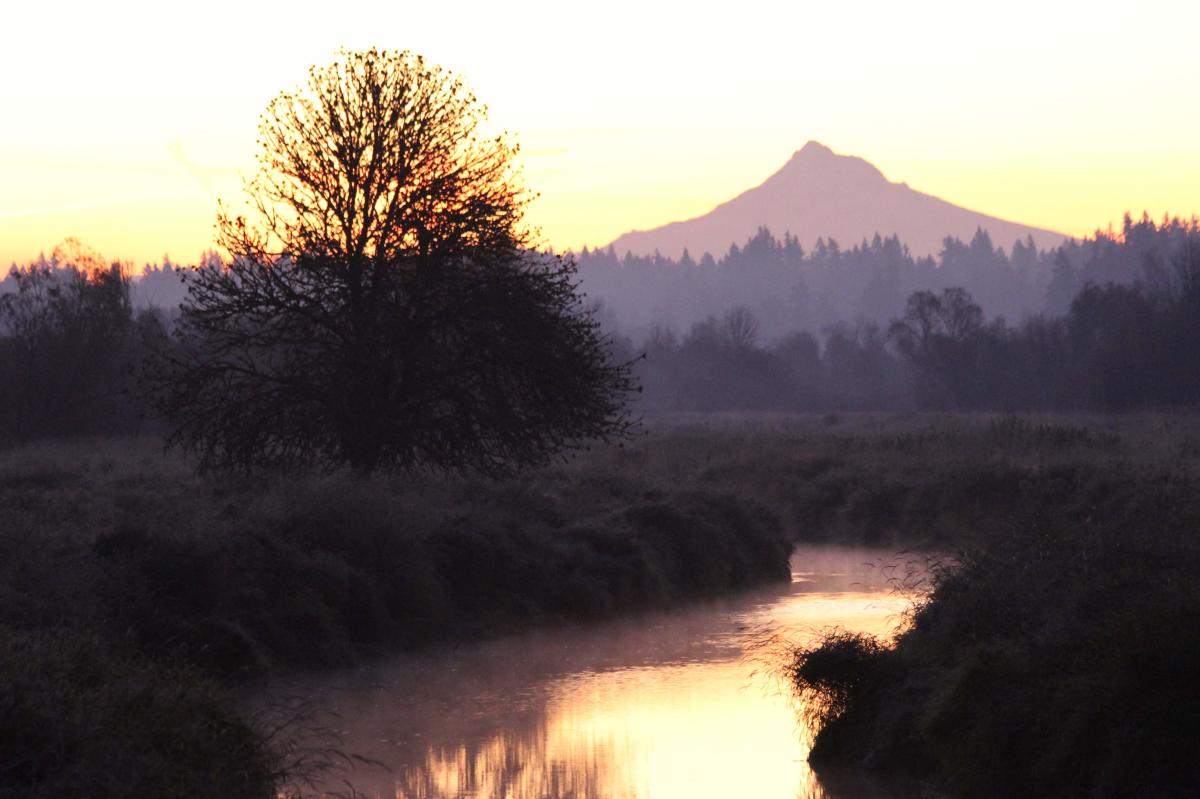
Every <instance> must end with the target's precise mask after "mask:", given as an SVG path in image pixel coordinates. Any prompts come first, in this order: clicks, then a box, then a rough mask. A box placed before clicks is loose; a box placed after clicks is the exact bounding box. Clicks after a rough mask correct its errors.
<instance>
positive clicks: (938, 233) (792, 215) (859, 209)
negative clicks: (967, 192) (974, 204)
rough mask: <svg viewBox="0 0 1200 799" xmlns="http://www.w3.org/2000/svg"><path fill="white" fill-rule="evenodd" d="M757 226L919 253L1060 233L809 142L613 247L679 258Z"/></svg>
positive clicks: (1048, 238) (1054, 241)
mask: <svg viewBox="0 0 1200 799" xmlns="http://www.w3.org/2000/svg"><path fill="white" fill-rule="evenodd" d="M763 226H765V227H768V228H770V229H771V230H772V231H773V232H774V233H775V234H776V235H782V234H783V233H785V232H790V233H792V234H793V235H795V236H796V237H797V238H799V239H800V241H801V243H802V244H803V245H804V246H805V247H811V246H812V244H813V242H815V241H816V240H817V239H818V238H824V239H826V240H828V239H830V238H833V239H835V240H837V241H839V242H841V243H843V244H846V245H850V244H853V243H855V242H858V241H860V240H862V239H864V238H870V237H871V236H873V235H875V234H876V233H879V234H881V235H884V236H887V235H892V234H897V235H899V237H900V239H901V240H902V241H903V242H904V243H905V244H907V245H908V247H909V248H910V250H911V251H912V252H913V254H915V255H918V256H922V255H930V254H933V253H936V252H938V250H939V249H940V248H941V245H942V241H943V239H944V238H945V237H946V236H957V237H958V238H960V239H963V240H964V241H968V240H970V238H971V237H972V236H973V235H974V234H975V231H976V230H977V229H979V228H983V229H985V230H987V231H988V232H989V233H990V234H991V237H992V240H993V241H995V242H997V243H999V244H1002V245H1005V246H1007V245H1009V244H1011V243H1012V242H1013V241H1014V240H1016V239H1022V240H1024V239H1025V238H1026V237H1027V236H1030V235H1032V236H1033V238H1034V241H1035V242H1036V243H1037V246H1038V247H1039V248H1042V249H1048V248H1050V247H1055V246H1058V244H1061V243H1062V241H1063V238H1064V237H1063V236H1062V235H1061V234H1058V233H1054V232H1052V231H1049V230H1040V229H1037V228H1032V227H1029V226H1026V225H1020V224H1017V223H1013V222H1008V221H1005V220H1002V219H997V218H995V217H991V216H987V215H985V214H979V213H975V212H973V211H969V210H967V209H966V208H961V207H959V206H956V205H952V204H951V203H948V202H945V201H944V200H939V199H937V198H936V197H932V196H930V195H928V194H922V193H921V192H919V191H914V190H913V189H911V188H909V187H908V186H907V185H906V184H903V183H892V182H891V181H889V180H888V179H887V177H885V176H884V174H883V173H882V172H881V171H880V170H879V169H878V168H877V167H876V166H875V165H874V164H872V163H871V162H869V161H866V160H864V159H862V158H859V157H858V156H853V155H840V154H838V153H836V152H834V151H833V150H832V149H830V148H829V147H827V146H825V145H824V144H821V143H820V142H818V141H810V142H808V143H807V144H805V145H804V146H803V147H801V148H800V149H799V150H797V151H796V152H795V153H793V154H792V157H791V159H789V160H788V162H787V163H786V164H784V165H783V167H782V168H781V169H780V170H779V171H778V172H776V173H775V174H774V175H771V176H770V177H769V178H767V179H766V181H764V182H763V183H762V184H761V185H759V186H757V187H755V188H753V189H750V190H748V191H745V192H743V193H742V194H740V195H738V196H737V197H734V198H733V199H731V200H729V201H727V202H724V203H721V204H720V205H719V206H717V207H716V208H714V209H713V210H712V211H710V212H709V213H707V214H704V215H703V216H699V217H696V218H694V219H689V220H684V221H680V222H672V223H670V224H667V225H664V226H663V227H660V228H656V229H654V230H644V231H634V232H631V233H626V234H625V235H623V236H621V237H619V238H618V239H617V240H616V241H615V242H613V246H615V247H616V249H617V251H618V252H625V251H626V250H629V251H632V252H634V253H636V254H639V255H645V254H649V253H652V252H654V251H656V250H657V251H660V252H662V253H663V254H664V255H667V256H668V257H672V258H677V257H679V254H680V253H681V252H682V251H683V249H684V247H687V248H688V249H689V251H690V252H691V253H692V254H693V255H695V254H697V253H704V252H709V253H712V254H713V255H720V254H722V253H724V252H726V251H727V250H728V249H729V246H730V244H733V243H738V242H743V241H745V240H746V239H748V238H750V237H751V236H753V235H754V232H755V231H756V230H758V228H759V227H763Z"/></svg>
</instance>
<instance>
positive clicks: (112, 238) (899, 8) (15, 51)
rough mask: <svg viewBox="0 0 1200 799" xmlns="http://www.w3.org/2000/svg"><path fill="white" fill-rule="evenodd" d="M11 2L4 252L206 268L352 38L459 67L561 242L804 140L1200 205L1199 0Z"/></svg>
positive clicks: (1121, 208) (980, 191)
mask: <svg viewBox="0 0 1200 799" xmlns="http://www.w3.org/2000/svg"><path fill="white" fill-rule="evenodd" d="M4 19H5V24H4V26H3V27H2V28H0V75H3V78H0V264H8V263H12V262H27V261H29V260H31V259H32V258H34V257H36V255H37V254H38V253H39V252H41V251H45V252H49V251H50V250H52V249H53V248H54V247H55V246H56V245H57V244H59V243H60V242H62V241H63V240H64V239H66V238H68V237H72V238H77V239H79V240H81V241H82V242H83V243H84V244H86V245H87V246H89V247H90V248H92V249H94V250H96V251H99V252H100V253H103V254H104V255H106V256H108V257H110V258H114V259H122V260H128V261H131V262H133V263H135V264H142V263H146V262H157V261H160V260H161V259H162V258H163V257H164V255H166V256H169V257H170V258H171V259H172V260H174V261H176V262H184V263H188V262H194V261H195V260H196V259H197V258H198V257H199V255H200V254H201V253H202V252H204V251H205V250H207V249H209V248H211V247H212V238H213V223H214V220H215V217H216V209H217V203H218V200H224V201H226V202H237V201H239V199H240V198H241V196H242V180H243V178H245V177H248V176H249V175H250V174H252V172H253V169H254V163H255V162H254V157H255V147H256V144H255V142H256V132H257V124H258V117H259V115H260V114H261V112H262V111H263V109H264V108H265V107H266V105H267V103H268V102H269V101H270V100H271V98H272V97H274V96H275V95H277V94H278V93H279V92H281V91H283V90H285V89H290V88H293V87H295V86H297V85H298V84H300V83H302V82H303V80H304V78H305V76H306V73H307V69H308V67H309V66H311V65H313V64H323V63H327V62H329V61H331V60H332V59H333V58H334V56H335V54H336V52H337V50H338V49H339V48H343V47H345V48H360V47H368V46H377V47H381V48H394V49H408V50H412V51H415V52H418V53H421V54H423V55H425V56H426V57H427V58H428V59H430V60H431V61H433V62H435V63H438V64H441V65H442V66H444V67H446V68H448V69H450V70H452V71H454V72H456V73H457V74H459V75H460V76H462V77H463V78H464V79H465V80H466V81H467V82H468V84H469V85H470V86H471V88H472V89H473V90H474V92H475V94H476V95H477V96H478V97H479V99H480V100H481V101H483V102H484V103H486V104H487V105H488V107H489V111H490V117H489V124H490V125H491V126H493V127H494V128H496V129H497V130H505V131H508V132H510V133H511V134H513V135H514V136H515V138H516V140H517V141H518V142H520V144H521V148H522V155H521V160H522V166H523V171H524V176H525V182H526V185H527V187H528V188H529V189H530V190H531V191H534V192H536V193H537V194H538V199H537V200H536V201H535V202H534V203H533V204H532V206H531V207H530V209H529V217H528V221H529V223H530V224H531V225H533V226H534V227H536V228H537V229H539V230H540V231H541V237H542V241H543V242H544V243H545V244H547V245H549V246H553V247H555V248H556V249H559V250H563V249H572V248H574V249H577V248H579V247H580V246H582V245H584V244H588V245H592V246H596V245H603V244H606V243H608V242H609V241H611V240H612V239H614V238H616V237H617V236H618V235H620V234H621V233H623V232H625V231H628V230H631V229H646V228H652V227H656V226H658V225H661V224H664V223H666V222H669V221H673V220H676V219H684V218H689V217H692V216H696V215H699V214H702V213H705V212H706V211H708V210H710V209H711V208H712V207H713V206H714V205H716V204H717V203H720V202H722V201H724V200H727V199H729V198H731V197H733V196H734V195H736V194H738V193H739V192H741V191H743V190H745V189H747V188H750V187H752V186H754V185H757V184H758V183H760V182H762V181H763V180H764V179H766V178H767V177H768V176H769V175H770V174H772V173H773V172H774V171H775V170H777V169H778V168H779V167H781V166H782V165H783V164H784V163H785V162H786V161H787V159H788V158H789V157H790V156H791V154H792V152H793V151H795V150H797V149H799V148H800V147H801V146H802V145H803V144H804V143H805V142H807V141H809V140H818V141H821V142H823V143H824V144H826V145H828V146H830V147H831V148H833V149H834V150H835V151H836V152H838V153H842V154H849V155H858V156H861V157H863V158H865V159H867V160H868V161H871V162H872V163H874V164H875V165H876V166H878V167H879V168H880V169H881V170H882V171H883V172H884V174H885V175H887V176H888V177H889V178H890V179H891V180H894V181H904V182H907V183H908V184H909V185H910V186H912V187H913V188H916V189H919V190H921V191H925V192H927V193H930V194H934V195H937V196H939V197H941V198H943V199H946V200H948V201H950V202H954V203H956V204H959V205H963V206H966V207H968V208H971V209H973V210H977V211H982V212H985V213H988V214H993V215H995V216H999V217H1002V218H1006V219H1011V220H1013V221H1017V222H1022V223H1026V224H1031V225H1036V226H1039V227H1045V228H1050V229H1053V230H1058V231H1061V232H1064V233H1067V234H1071V235H1077V236H1082V235H1086V234H1088V233H1090V232H1091V231H1093V230H1095V229H1096V228H1098V227H1104V226H1106V225H1108V224H1109V223H1114V224H1119V221H1120V218H1121V216H1122V214H1123V213H1124V212H1125V211H1126V210H1130V211H1133V212H1134V213H1135V214H1140V213H1141V212H1142V211H1143V210H1145V211H1148V212H1149V213H1150V214H1151V216H1153V217H1155V218H1158V217H1161V216H1162V215H1163V214H1164V213H1165V212H1170V213H1172V214H1178V215H1182V216H1191V215H1193V214H1196V213H1200V103H1197V102H1196V101H1195V82H1196V80H1197V76H1200V48H1198V47H1196V46H1195V41H1194V40H1195V31H1196V30H1197V29H1200V3H1197V2H1195V0H1165V2H1160V3H1157V4H1155V5H1154V6H1153V7H1152V11H1149V12H1147V11H1141V10H1138V8H1137V7H1136V6H1134V5H1133V4H1129V3H1126V4H1121V5H1118V4H1115V3H1104V2H1095V0H1093V1H1092V2H1056V0H1036V2H1029V1H1028V0H1013V1H1012V2H1005V3H999V2H986V3H985V2H962V0H956V2H940V1H937V2H935V1H933V0H911V1H910V2H905V3H896V2H894V0H893V1H891V2H861V1H860V2H855V1H854V0H843V1H842V2H837V3H833V2H828V0H826V1H825V2H820V3H810V2H788V3H775V2H765V0H740V1H739V2H737V3H728V2H726V3H711V4H710V3H697V2H695V0H690V1H689V2H659V1H658V0H610V2H605V3H595V2H593V3H590V4H584V3H571V2H562V0H557V1H556V2H540V1H539V2H532V1H531V0H510V2H505V3H497V2H494V0H490V1H489V2H462V3H453V2H439V3H423V4H414V3H411V2H407V0H382V1H381V2H376V0H338V1H337V2H333V0H324V2H315V1H314V0H288V1H287V2H256V1H255V0H210V1H209V2H205V3H192V4H186V5H185V4H182V3H176V2H168V1H167V0H155V1H154V2H141V1H140V0H108V2H104V3H96V2H91V1H90V0H89V1H88V2H82V1H80V0H72V2H62V1H61V0H60V1H59V2H55V0H41V2H37V3H34V2H15V0H9V2H7V3H6V7H5V10H4Z"/></svg>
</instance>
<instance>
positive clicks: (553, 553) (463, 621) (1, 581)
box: [0, 440, 790, 796]
mask: <svg viewBox="0 0 1200 799" xmlns="http://www.w3.org/2000/svg"><path fill="white" fill-rule="evenodd" d="M0 517H2V518H0V641H2V642H3V644H2V646H0V676H2V677H3V680H2V681H0V682H2V683H3V685H2V687H0V703H2V704H0V708H3V726H4V729H3V731H0V796H26V795H30V794H33V795H47V796H51V795H54V796H60V795H68V794H73V793H76V786H81V785H87V790H86V791H85V792H87V793H88V794H89V795H92V796H150V795H155V796H159V795H161V796H170V795H174V796H185V795H186V796H208V795H221V796H256V795H257V796H267V795H272V792H273V791H274V790H275V788H276V787H277V785H276V782H277V781H279V780H280V779H282V777H283V776H284V775H286V774H287V773H288V770H287V763H286V762H285V761H286V758H284V757H283V755H282V754H281V753H280V752H278V751H276V750H275V749H273V748H272V746H271V745H270V742H267V741H265V740H264V739H263V736H262V735H261V730H260V729H258V728H256V727H255V726H254V725H253V724H251V723H248V722H246V721H243V720H241V719H240V718H239V717H237V716H236V715H234V714H233V713H232V712H230V711H229V710H228V709H226V707H227V706H226V705H225V704H224V703H223V700H222V699H221V691H220V690H219V689H218V688H216V687H214V685H213V683H212V682H211V681H214V680H215V681H217V682H218V683H223V684H225V685H227V686H228V685H230V684H231V683H236V682H239V681H244V680H246V679H250V678H254V677H259V676H263V675H266V674H270V673H278V672H279V671H280V670H285V669H297V668H316V667H333V666H345V665H350V664H353V663H356V662H360V661H361V660H362V659H363V658H365V657H370V656H372V655H379V654H382V653H385V652H391V651H399V650H407V649H411V648H413V647H418V646H422V645H429V644H433V643H436V642H446V641H453V640H457V639H470V638H477V637H480V636H489V635H496V634H500V633H503V632H506V631H512V630H516V629H521V628H526V627H528V626H529V625H532V624H538V623H551V624H553V623H567V622H576V621H585V620H589V619H599V618H606V617H611V616H613V615H615V614H619V613H623V612H631V611H636V610H640V609H648V608H659V607H665V606H669V605H671V604H674V603H678V602H681V601H685V600H690V599H697V598H702V597H708V596H715V595H717V594H720V593H724V592H728V591H730V590H734V589H737V588H741V587H746V586H750V585H754V584H758V583H761V582H763V581H767V580H773V579H786V578H787V575H788V573H789V571H788V566H787V558H788V553H789V551H790V542H789V541H788V540H787V538H786V536H785V535H784V532H783V530H782V528H781V526H780V525H779V523H778V522H777V521H775V520H774V519H773V518H771V517H770V516H768V515H767V514H766V513H764V512H763V511H761V510H758V509H756V507H755V506H754V505H753V504H752V503H748V502H746V501H743V500H739V499H736V498H734V497H732V496H730V495H728V494H725V493H722V492H717V491H701V490H697V489H695V488H692V487H688V486H679V487H677V488H674V489H672V488H670V487H667V486H666V485H665V482H664V481H657V480H648V479H645V478H640V477H638V476H637V475H636V474H622V473H619V472H617V471H614V470H611V469H608V468H606V467H604V468H602V467H601V466H597V467H595V468H591V467H583V466H581V467H578V468H574V469H568V470H557V471H554V472H548V473H545V474H542V475H540V476H538V477H537V478H536V479H532V480H526V481H522V482H520V483H517V482H501V483H496V482H481V481H480V482H477V481H471V480H458V481H449V482H446V481H438V482H420V481H417V482H413V481H411V480H402V479H399V478H395V479H388V478H376V479H374V480H364V479H361V478H356V477H353V476H351V475H347V474H339V475H332V476H303V475H296V474H293V475H287V476H282V475H279V476H275V477H270V478H268V477H262V478H253V479H248V478H245V477H239V478H236V479H235V478H229V479H224V480H223V479H218V478H212V477H209V478H199V477H196V476H195V475H194V474H193V472H192V470H191V468H190V464H188V463H186V462H184V461H183V460H181V459H178V458H175V457H170V456H164V455H163V454H162V450H161V444H159V443H158V442H156V441H149V440H146V441H140V442H138V441H132V442H131V441H126V442H102V441H93V442H81V443H77V444H60V445H41V446H36V447H30V448H22V449H17V450H12V451H9V452H7V453H4V454H3V455H2V456H0ZM164 727H168V728H170V729H169V731H168V730H163V728H164ZM159 730H162V734H159V733H158V732H156V731H159ZM143 735H144V736H148V737H147V738H146V741H143V739H142V738H141V737H139V736H143ZM194 738H204V739H205V744H204V745H205V746H209V745H211V749H210V750H206V749H201V748H198V747H197V746H193V745H192V744H191V741H192V740H193V739H194ZM118 753H123V754H122V755H121V757H117V754H118ZM134 753H137V754H136V756H135V754H134ZM121 758H125V759H124V760H122V759H121ZM107 763H114V764H117V765H119V766H120V767H121V769H120V770H119V771H118V770H114V771H112V772H111V773H110V772H108V771H105V770H104V769H107V768H108V767H107V765H104V764H107ZM206 775H208V776H206ZM210 776H211V779H214V780H215V779H218V778H220V779H224V780H228V782H226V783H223V784H221V785H217V784H216V783H212V784H211V785H209V784H207V783H204V782H203V780H205V779H209V778H210ZM238 780H241V782H238ZM156 785H169V786H170V787H169V789H162V790H159V789H158V788H155V787H153V786H156ZM205 785H209V787H203V786H205ZM185 786H192V787H190V788H185Z"/></svg>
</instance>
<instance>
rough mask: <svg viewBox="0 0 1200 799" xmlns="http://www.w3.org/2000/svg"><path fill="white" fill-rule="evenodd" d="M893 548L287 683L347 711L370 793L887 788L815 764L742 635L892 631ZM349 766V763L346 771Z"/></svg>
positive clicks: (357, 775) (799, 560) (417, 797)
mask: <svg viewBox="0 0 1200 799" xmlns="http://www.w3.org/2000/svg"><path fill="white" fill-rule="evenodd" d="M896 562H897V561H896V558H895V557H893V556H892V555H891V554H890V553H883V552H878V551H867V550H846V549H835V548H827V547H826V548H806V549H803V550H799V551H797V553H796V555H795V556H794V558H793V572H794V574H793V581H792V583H791V584H790V585H783V586H776V587H772V588H770V589H765V590H762V591H757V592H754V593H751V594H744V595H741V596H739V597H736V598H731V599H727V600H723V601H719V602H713V603H709V604H705V605H703V606H696V607H691V608H688V609H686V610H683V611H678V612H674V613H666V614H655V615H650V616H645V617H641V618H638V619H633V620H626V621H621V622H615V623H611V624H604V625H596V626H589V627H586V628H581V629H569V630H556V631H551V632H539V633H533V634H529V635H522V636H517V637H513V638H508V639H504V640H500V641H493V642H489V643H486V644H481V645H476V646H470V647H460V648H458V649H455V650H447V651H441V652H435V653H429V654H425V655H422V656H421V657H406V658H401V659H398V660H394V661H390V662H388V663H385V664H379V665H376V666H373V667H370V668H367V669H362V670H358V671H354V672H348V673H343V674H339V675H335V676H334V677H330V678H325V679H323V680H322V681H321V682H319V683H315V684H314V683H311V682H308V683H294V684H292V685H291V686H288V687H287V689H289V690H290V691H293V692H301V693H304V694H305V695H308V696H314V695H315V696H318V697H319V700H318V701H319V702H320V703H322V704H323V705H324V706H326V707H329V708H330V709H332V710H334V711H335V712H337V713H338V714H339V716H340V718H341V720H342V721H341V723H342V725H343V726H344V730H343V733H344V736H345V746H346V748H347V749H349V750H350V751H353V752H356V753H358V754H361V755H363V756H365V757H368V758H371V759H374V760H377V761H379V762H380V763H383V764H386V765H387V766H388V770H385V769H383V768H378V767H374V768H372V767H367V766H363V767H361V768H356V769H355V771H354V772H353V773H350V774H346V775H342V777H344V778H346V779H347V780H348V781H349V782H350V783H351V784H353V785H354V787H355V789H356V790H358V791H360V792H362V793H363V794H365V795H367V796H372V797H396V799H464V798H465V797H506V798H510V799H533V798H537V799H542V798H543V797H579V798H580V799H583V798H585V797H613V798H615V799H620V798H621V797H652V798H653V799H685V798H686V799H703V797H730V796H753V797H803V799H838V797H848V796H853V797H864V796H867V797H869V796H881V797H882V796H887V794H886V793H884V792H882V791H880V790H879V789H878V788H877V787H876V786H873V785H870V784H869V783H865V782H863V781H862V780H861V779H858V778H855V777H854V776H853V775H851V776H850V778H849V781H848V782H847V783H845V784H844V785H839V786H837V787H835V786H832V785H823V784H822V783H821V781H820V780H818V778H817V777H816V775H815V774H813V772H812V771H811V770H810V769H809V768H808V766H807V763H806V762H805V758H806V755H807V751H806V749H805V742H804V736H803V735H801V734H800V730H799V729H798V726H797V724H798V722H797V720H796V718H797V717H796V714H795V708H794V707H792V705H791V702H790V700H789V699H788V697H787V696H786V694H785V692H784V691H783V690H782V688H781V686H779V685H777V684H775V683H773V682H772V681H770V680H768V679H766V678H765V677H763V676H762V675H761V674H760V675H758V676H756V674H755V664H754V663H753V662H752V661H751V660H749V659H748V658H747V656H746V649H747V642H748V641H749V640H751V639H753V638H755V637H756V636H757V635H758V634H759V633H760V632H761V631H762V630H763V629H764V628H765V627H769V628H770V629H773V630H775V631H777V632H782V633H785V634H787V635H789V636H790V637H792V638H800V639H803V638H804V637H805V636H809V635H816V634H818V633H819V631H820V630H822V629H824V628H827V627H830V626H841V627H844V628H847V629H854V630H862V631H867V632H874V633H877V634H879V633H886V632H887V631H888V630H889V629H890V628H891V627H892V625H894V624H895V623H896V621H897V619H898V618H899V614H900V613H901V612H902V610H903V609H904V607H905V605H906V600H905V599H904V598H903V597H902V596H898V595H896V594H895V593H894V592H893V591H892V590H891V584H890V583H889V580H888V576H889V574H888V572H887V571H886V570H881V569H880V564H881V563H896ZM340 779H341V777H339V781H340Z"/></svg>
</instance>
